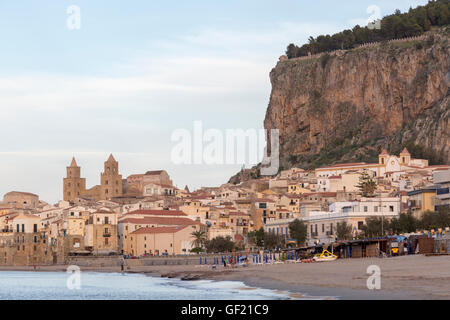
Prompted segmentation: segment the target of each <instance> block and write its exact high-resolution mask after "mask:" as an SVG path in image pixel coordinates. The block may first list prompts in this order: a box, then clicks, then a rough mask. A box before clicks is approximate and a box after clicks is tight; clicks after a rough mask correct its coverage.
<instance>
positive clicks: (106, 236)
mask: <svg viewBox="0 0 450 320" xmlns="http://www.w3.org/2000/svg"><path fill="white" fill-rule="evenodd" d="M103 237H104V238H109V237H111V232H103Z"/></svg>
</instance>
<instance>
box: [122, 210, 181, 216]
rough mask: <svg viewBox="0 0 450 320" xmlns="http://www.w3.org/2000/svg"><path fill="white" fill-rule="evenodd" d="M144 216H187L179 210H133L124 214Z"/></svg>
mask: <svg viewBox="0 0 450 320" xmlns="http://www.w3.org/2000/svg"><path fill="white" fill-rule="evenodd" d="M132 214H137V215H144V216H171V217H177V216H187V215H186V214H185V213H184V212H183V211H179V210H135V211H131V212H128V213H126V214H125V215H132Z"/></svg>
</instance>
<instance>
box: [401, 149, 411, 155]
mask: <svg viewBox="0 0 450 320" xmlns="http://www.w3.org/2000/svg"><path fill="white" fill-rule="evenodd" d="M400 154H410V153H409V151H408V149H406V148H404V149H403V151H402V152H401V153H400Z"/></svg>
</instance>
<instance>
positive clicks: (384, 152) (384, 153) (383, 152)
mask: <svg viewBox="0 0 450 320" xmlns="http://www.w3.org/2000/svg"><path fill="white" fill-rule="evenodd" d="M380 154H381V155H383V156H384V155H389V154H388V152H387V151H386V149H383V151H381V153H380Z"/></svg>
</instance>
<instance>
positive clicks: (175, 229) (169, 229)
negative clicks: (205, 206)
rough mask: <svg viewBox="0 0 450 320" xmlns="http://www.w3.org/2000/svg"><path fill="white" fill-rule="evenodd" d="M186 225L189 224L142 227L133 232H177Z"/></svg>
mask: <svg viewBox="0 0 450 320" xmlns="http://www.w3.org/2000/svg"><path fill="white" fill-rule="evenodd" d="M186 227H187V226H183V227H180V226H177V227H155V228H140V229H138V230H136V231H134V232H132V233H131V234H153V233H176V232H179V231H181V230H183V229H184V228H186Z"/></svg>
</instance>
